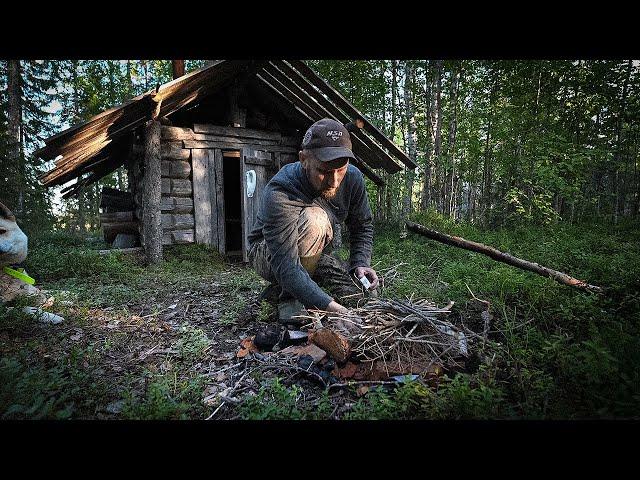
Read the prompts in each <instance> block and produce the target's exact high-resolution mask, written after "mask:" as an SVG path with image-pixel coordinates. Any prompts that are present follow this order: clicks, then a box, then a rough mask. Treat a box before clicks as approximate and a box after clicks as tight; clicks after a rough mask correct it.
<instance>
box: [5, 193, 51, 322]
mask: <svg viewBox="0 0 640 480" xmlns="http://www.w3.org/2000/svg"><path fill="white" fill-rule="evenodd" d="M27 245H28V239H27V236H26V235H25V234H24V233H23V232H22V230H21V229H20V227H19V226H18V224H17V223H16V217H15V216H14V215H13V213H11V210H9V209H8V208H7V207H6V206H5V205H3V204H2V203H0V303H6V302H10V301H12V300H14V299H15V298H16V297H18V296H29V297H32V298H33V299H35V302H36V303H37V305H43V304H44V303H45V302H46V301H47V297H46V296H45V295H43V294H42V292H41V291H40V290H38V289H37V288H36V287H34V286H33V283H35V281H34V280H33V279H32V278H31V277H29V275H27V273H26V272H24V270H22V269H16V268H12V267H11V266H12V265H16V264H18V263H21V262H24V260H25V259H26V258H27V253H28V247H27ZM23 311H24V312H25V313H27V314H28V315H30V316H32V317H35V318H37V319H38V320H40V321H41V322H44V323H54V324H55V323H60V322H62V321H63V318H62V317H60V316H58V315H54V314H53V313H49V312H45V311H44V310H42V308H40V307H24V309H23Z"/></svg>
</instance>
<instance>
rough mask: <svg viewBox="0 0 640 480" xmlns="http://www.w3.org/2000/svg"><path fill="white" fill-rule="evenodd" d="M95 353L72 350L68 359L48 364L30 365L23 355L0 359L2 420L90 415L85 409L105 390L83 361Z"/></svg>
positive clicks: (57, 418)
mask: <svg viewBox="0 0 640 480" xmlns="http://www.w3.org/2000/svg"><path fill="white" fill-rule="evenodd" d="M91 358H93V359H94V360H95V352H92V351H91V350H90V349H89V350H81V349H74V350H73V351H72V352H71V355H70V357H69V359H68V360H64V359H61V360H59V361H57V362H56V363H55V364H54V365H53V366H52V367H50V368H44V367H42V366H38V365H30V364H29V363H28V362H27V361H26V354H23V355H19V356H17V357H8V358H0V416H1V418H2V419H31V420H38V419H55V420H62V419H67V418H70V417H72V416H73V417H78V416H79V415H81V414H87V413H89V414H92V413H93V412H92V411H89V412H87V409H88V408H89V407H90V405H92V404H93V402H96V401H99V400H100V398H101V397H102V396H104V395H105V394H106V392H107V389H108V385H105V384H104V383H101V382H99V381H96V380H95V379H93V378H92V377H91V375H90V373H89V371H87V370H86V369H85V368H84V366H83V363H84V362H85V361H86V360H91Z"/></svg>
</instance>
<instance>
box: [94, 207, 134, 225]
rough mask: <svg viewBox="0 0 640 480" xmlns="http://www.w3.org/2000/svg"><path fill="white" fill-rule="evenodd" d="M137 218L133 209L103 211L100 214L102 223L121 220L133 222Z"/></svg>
mask: <svg viewBox="0 0 640 480" xmlns="http://www.w3.org/2000/svg"><path fill="white" fill-rule="evenodd" d="M133 220H135V215H134V212H133V210H129V211H127V212H111V213H101V214H100V223H101V224H103V223H120V222H131V221H133Z"/></svg>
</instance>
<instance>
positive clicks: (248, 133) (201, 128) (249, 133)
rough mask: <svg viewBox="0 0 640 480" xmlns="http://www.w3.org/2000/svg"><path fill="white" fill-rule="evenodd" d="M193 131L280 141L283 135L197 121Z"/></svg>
mask: <svg viewBox="0 0 640 480" xmlns="http://www.w3.org/2000/svg"><path fill="white" fill-rule="evenodd" d="M193 132H194V133H195V134H198V133H205V134H211V135H224V136H229V137H240V138H258V139H262V140H276V141H278V142H279V141H280V138H281V137H282V136H281V135H280V133H279V132H266V131H264V130H253V129H251V128H242V127H222V126H218V125H204V124H199V123H196V124H195V125H194V126H193Z"/></svg>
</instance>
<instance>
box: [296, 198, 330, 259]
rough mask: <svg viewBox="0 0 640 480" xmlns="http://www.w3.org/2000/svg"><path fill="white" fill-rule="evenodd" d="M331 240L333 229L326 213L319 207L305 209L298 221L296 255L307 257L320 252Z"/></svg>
mask: <svg viewBox="0 0 640 480" xmlns="http://www.w3.org/2000/svg"><path fill="white" fill-rule="evenodd" d="M332 238H333V228H332V227H331V221H330V220H329V216H328V215H327V212H325V211H324V210H323V209H322V208H320V207H307V208H304V209H303V210H302V214H301V215H300V219H299V220H298V253H299V255H300V256H301V257H309V256H312V255H316V254H319V253H320V252H322V250H323V249H324V247H325V246H326V245H328V244H329V242H331V239H332Z"/></svg>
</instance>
